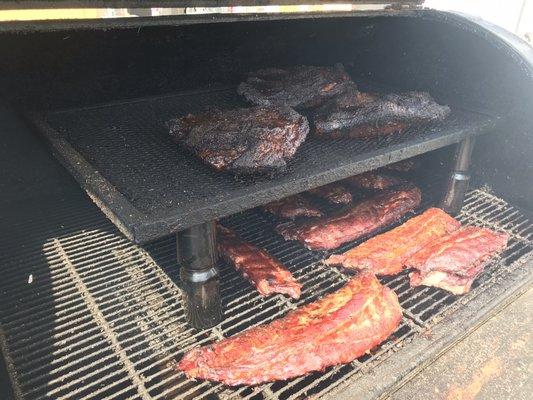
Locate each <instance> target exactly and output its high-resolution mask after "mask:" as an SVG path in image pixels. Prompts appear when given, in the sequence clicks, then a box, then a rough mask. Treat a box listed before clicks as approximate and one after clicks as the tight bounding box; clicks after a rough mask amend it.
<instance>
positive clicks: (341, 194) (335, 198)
mask: <svg viewBox="0 0 533 400" xmlns="http://www.w3.org/2000/svg"><path fill="white" fill-rule="evenodd" d="M308 193H310V194H312V195H314V196H316V197H320V198H322V199H324V200H326V201H327V202H328V203H331V204H349V203H351V202H352V194H351V193H350V191H349V190H348V189H347V188H346V186H344V185H343V184H342V183H339V182H334V183H330V184H329V185H325V186H320V187H318V188H315V189H311V190H309V192H308Z"/></svg>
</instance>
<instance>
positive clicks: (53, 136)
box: [31, 88, 496, 243]
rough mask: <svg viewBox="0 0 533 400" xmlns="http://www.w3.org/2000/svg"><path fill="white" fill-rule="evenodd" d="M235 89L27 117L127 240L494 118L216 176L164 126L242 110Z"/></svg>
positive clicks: (473, 118) (457, 112)
mask: <svg viewBox="0 0 533 400" xmlns="http://www.w3.org/2000/svg"><path fill="white" fill-rule="evenodd" d="M243 105H245V104H244V103H243V100H242V99H241V98H240V97H239V96H238V95H237V94H236V92H235V88H229V89H228V88H224V89H217V90H208V91H201V92H194V93H182V94H178V95H172V96H161V97H152V98H147V99H141V100H135V101H130V102H123V103H115V104H107V105H102V106H96V107H90V108H82V109H75V110H67V111H59V112H53V113H51V114H48V115H44V116H43V115H32V116H31V120H32V122H33V124H34V125H35V126H36V127H37V128H38V130H40V131H41V132H43V133H44V134H45V136H46V137H47V138H48V139H49V140H50V142H51V143H52V145H53V148H54V151H55V153H56V155H58V156H59V158H60V160H62V162H63V163H64V165H65V166H66V167H67V168H68V169H69V170H70V172H71V173H72V174H73V175H74V177H75V178H76V179H77V180H78V182H79V183H80V184H81V186H82V187H83V188H84V189H85V190H86V191H87V192H88V193H89V195H90V196H91V197H92V198H93V200H94V201H95V202H96V204H97V205H98V206H99V207H100V208H101V209H102V210H103V211H104V213H105V214H106V215H107V216H108V217H109V218H110V219H111V220H112V221H113V222H114V223H115V224H116V225H117V227H118V228H119V229H120V230H121V231H122V232H123V233H124V234H125V235H126V236H127V237H129V238H130V239H132V240H134V241H135V242H138V243H144V242H147V241H150V240H154V239H157V238H160V237H163V236H166V235H169V234H172V233H175V232H176V231H178V230H180V229H183V228H186V227H188V226H192V225H195V224H198V223H201V222H205V221H208V220H212V219H215V218H219V217H224V216H227V215H230V214H233V213H236V212H240V211H243V210H246V209H250V208H252V207H255V206H258V205H261V204H265V203H266V202H269V201H271V200H275V199H280V198H283V197H285V196H288V195H291V194H295V193H298V192H301V191H303V190H307V189H310V188H313V187H317V186H320V185H323V184H326V183H329V182H333V181H335V180H338V179H342V178H345V177H348V176H351V175H354V174H357V173H360V172H364V171H366V170H370V169H373V168H376V167H379V166H382V165H385V164H388V163H390V162H394V161H398V160H401V159H405V158H408V157H411V156H414V155H417V154H421V153H424V152H427V151H430V150H434V149H436V148H440V147H443V146H446V145H450V144H452V143H456V142H458V141H460V140H462V139H463V138H465V137H467V136H469V135H476V134H481V133H484V132H487V131H490V130H491V129H492V128H493V127H494V126H495V123H496V119H494V118H492V117H489V116H486V115H482V114H478V113H474V112H469V111H465V110H461V109H459V108H452V114H451V115H450V116H449V118H447V119H446V120H445V121H443V122H441V123H438V124H434V125H430V126H426V127H424V128H420V127H419V128H412V129H410V130H408V131H407V132H405V133H404V134H402V135H391V136H388V137H382V138H379V139H376V140H367V141H360V140H354V139H345V140H320V139H315V138H312V137H310V138H308V140H307V141H306V142H305V143H304V144H303V145H302V146H301V147H300V149H299V150H298V152H297V154H296V156H295V158H294V159H293V160H292V161H291V162H290V165H289V167H288V170H287V172H286V173H284V174H282V175H280V176H277V177H275V178H273V179H272V178H266V177H263V178H255V179H253V180H238V179H236V178H235V177H234V176H232V175H230V174H227V173H217V172H214V171H213V170H211V169H210V168H209V167H207V166H205V165H204V164H203V163H202V162H201V161H199V160H197V159H196V158H195V157H193V156H191V155H190V154H189V153H187V152H185V151H183V150H181V149H179V148H178V147H177V146H176V145H175V144H174V143H172V141H171V140H170V139H169V137H168V133H167V129H166V128H165V124H164V123H165V122H166V121H167V120H168V119H170V118H172V117H176V116H180V115H184V114H187V113H190V112H192V113H194V112H197V111H201V110H205V109H206V108H210V107H218V108H231V107H236V106H243Z"/></svg>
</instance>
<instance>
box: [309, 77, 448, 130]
mask: <svg viewBox="0 0 533 400" xmlns="http://www.w3.org/2000/svg"><path fill="white" fill-rule="evenodd" d="M449 113H450V108H449V107H448V106H441V105H439V104H437V103H436V102H435V101H434V100H433V98H432V97H431V96H430V95H429V93H427V92H405V93H400V94H385V95H379V94H374V93H362V92H359V91H358V90H357V88H356V87H355V85H352V86H351V87H350V88H349V89H347V90H345V91H344V93H342V94H340V95H338V96H336V97H334V98H333V99H331V100H329V101H328V102H326V103H325V104H324V105H323V106H322V107H320V108H318V109H317V110H316V111H315V112H314V116H313V122H314V128H315V135H316V136H319V137H323V138H339V137H351V138H363V139H365V138H373V137H375V136H379V135H387V134H392V133H398V132H403V131H404V130H405V129H406V128H407V127H409V126H411V125H414V124H419V123H423V122H429V121H436V120H442V119H444V118H445V117H446V116H447V115H448V114H449Z"/></svg>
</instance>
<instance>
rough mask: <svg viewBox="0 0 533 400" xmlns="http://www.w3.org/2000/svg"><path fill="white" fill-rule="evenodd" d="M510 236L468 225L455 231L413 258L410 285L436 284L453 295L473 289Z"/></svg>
mask: <svg viewBox="0 0 533 400" xmlns="http://www.w3.org/2000/svg"><path fill="white" fill-rule="evenodd" d="M507 240H508V235H507V234H506V233H500V232H494V231H492V230H490V229H485V228H478V227H475V226H467V227H464V228H461V229H459V230H456V231H455V232H452V233H450V234H448V235H446V236H444V237H442V238H440V239H439V240H437V241H436V242H434V243H433V244H431V245H429V246H426V247H425V248H424V249H422V250H421V251H419V252H418V253H416V254H415V255H413V256H412V257H410V258H409V259H408V260H407V262H406V265H407V267H409V268H414V269H415V271H414V272H412V273H411V274H410V278H411V286H418V285H426V286H436V287H439V288H442V289H444V290H448V291H450V292H452V293H454V294H464V293H467V292H468V291H469V290H470V287H471V286H472V282H473V281H474V280H475V279H476V277H477V276H478V275H479V274H480V273H481V272H482V271H483V269H484V267H485V263H486V261H487V260H488V259H490V257H491V256H493V255H494V254H496V253H499V252H501V251H502V250H503V249H504V248H505V247H506V246H507Z"/></svg>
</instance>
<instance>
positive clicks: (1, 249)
mask: <svg viewBox="0 0 533 400" xmlns="http://www.w3.org/2000/svg"><path fill="white" fill-rule="evenodd" d="M14 207H15V206H14ZM4 211H5V213H3V215H4V216H5V217H4V216H3V217H2V218H4V219H3V220H2V221H1V226H2V229H3V230H5V232H8V233H9V234H6V235H4V237H3V240H2V241H1V243H0V265H1V266H2V273H3V275H2V279H1V280H0V328H1V329H0V339H1V340H0V344H1V345H2V349H3V352H4V354H5V356H6V359H7V362H8V367H9V371H10V373H11V375H12V379H13V382H14V388H15V391H16V392H17V394H18V396H19V397H20V398H21V399H27V400H30V399H43V398H50V399H52V398H53V399H56V398H75V399H99V400H102V399H144V400H148V399H150V400H157V399H193V398H194V399H217V398H218V399H230V398H231V399H304V398H309V397H314V398H322V397H331V398H335V394H334V393H336V391H337V390H339V389H340V388H342V387H344V386H346V385H358V383H357V382H359V381H360V380H361V379H363V378H364V377H366V376H368V375H369V372H370V371H375V370H377V369H378V368H379V367H382V366H385V365H390V364H392V363H393V361H394V360H395V358H396V357H398V356H400V355H401V352H404V354H403V357H406V356H405V352H407V354H409V353H408V352H409V349H410V348H412V347H413V346H415V345H417V344H418V343H420V342H426V341H427V336H425V335H426V333H427V332H428V330H433V331H435V330H436V327H438V326H440V325H441V324H442V322H445V321H448V320H450V319H451V317H453V316H454V315H456V313H457V311H458V310H461V309H465V308H468V307H469V306H470V303H471V302H472V303H475V302H476V301H477V300H478V299H480V298H482V297H483V296H482V295H483V293H485V292H487V291H489V292H490V291H491V290H492V289H493V288H494V287H498V285H502V282H507V281H508V280H509V279H510V277H511V276H512V275H513V274H514V273H515V272H516V270H517V269H520V268H522V267H523V266H524V265H527V263H528V262H530V260H531V256H532V250H533V225H532V224H531V220H529V219H528V217H527V216H526V215H525V214H524V213H523V212H522V211H520V210H519V209H517V208H514V207H513V206H511V205H509V204H508V203H506V202H505V201H504V200H502V199H500V198H498V197H496V196H494V195H492V194H489V193H487V192H486V191H483V190H479V189H476V190H472V191H470V192H469V193H468V195H467V199H466V205H465V207H464V209H463V212H462V213H461V215H460V216H459V219H460V220H461V221H462V222H463V223H467V224H475V225H480V226H487V227H491V228H493V229H498V230H503V231H506V232H508V233H509V234H510V238H511V239H510V242H509V246H508V248H507V249H506V250H505V252H504V253H503V254H501V255H500V256H499V257H498V258H497V259H495V260H493V262H492V263H491V264H490V265H489V266H488V267H487V268H486V269H485V271H484V272H483V274H482V275H481V276H480V277H479V279H477V280H476V281H475V283H474V285H473V288H472V291H471V292H470V293H469V294H467V295H465V296H453V295H451V294H449V293H447V292H445V291H443V290H440V289H437V288H428V287H418V288H415V289H411V288H410V287H409V284H408V277H407V275H406V274H401V275H399V276H395V277H391V278H387V279H382V281H383V282H384V283H385V284H386V285H388V286H389V287H390V288H392V289H393V290H394V291H395V292H396V293H397V294H398V296H399V299H400V302H401V305H402V307H403V309H404V318H403V321H402V323H401V325H400V327H399V328H398V330H397V331H396V332H395V333H394V334H393V335H392V336H391V337H390V338H389V339H388V340H387V341H386V342H385V343H383V344H382V345H380V346H379V347H378V348H376V349H375V350H374V351H372V353H371V354H368V355H366V356H364V357H361V358H359V359H358V360H356V361H354V362H352V363H350V364H347V365H342V366H337V367H332V368H328V369H326V370H325V371H324V372H320V373H313V374H309V375H306V376H304V377H300V378H296V379H291V380H287V381H281V382H274V383H271V384H266V385H259V386H256V387H248V386H242V387H237V388H228V387H225V386H223V385H220V384H217V383H211V382H205V381H192V380H189V379H187V378H186V377H185V376H184V375H183V374H181V373H176V372H175V371H174V370H173V365H175V363H176V361H177V360H179V359H180V358H181V356H182V355H183V354H184V352H186V351H187V350H188V349H190V348H192V347H194V346H198V345H201V344H206V343H210V342H213V341H215V340H218V339H220V338H222V337H228V336H231V335H234V334H236V333H238V332H241V331H243V330H245V329H248V328H251V327H253V326H257V325H259V324H263V323H266V322H269V321H272V320H273V319H275V318H278V317H280V316H282V315H284V314H285V313H287V312H288V311H289V310H291V309H293V308H294V307H297V306H300V305H301V304H305V303H308V302H310V301H313V300H315V299H317V298H319V297H320V296H323V295H324V294H326V293H330V292H332V291H334V290H335V289H336V288H338V287H340V286H341V285H343V284H344V282H346V280H347V279H348V278H349V277H348V276H347V275H345V274H344V273H343V272H341V271H339V270H337V269H335V268H329V267H326V266H325V265H324V264H323V262H322V260H323V256H324V255H323V253H320V252H312V251H309V250H307V249H305V248H303V247H302V246H300V245H299V244H298V243H296V242H286V241H284V240H283V239H282V238H281V237H280V236H279V235H277V234H276V233H275V232H274V231H273V230H272V224H271V221H270V220H268V219H267V218H266V217H265V215H264V214H263V213H262V212H260V211H258V210H250V211H246V212H243V213H240V214H236V215H234V216H231V217H229V218H227V219H225V220H224V221H223V222H224V223H225V224H227V225H228V226H231V227H233V228H234V229H236V230H237V231H238V232H239V234H241V235H242V236H243V237H244V238H245V239H246V240H249V241H251V242H253V243H255V244H257V245H259V246H262V247H264V248H266V249H267V251H269V252H270V253H271V254H273V255H274V256H276V257H278V258H279V259H280V260H281V261H282V262H283V263H284V264H285V265H286V266H287V267H288V268H289V269H290V270H291V272H292V273H293V274H294V275H295V277H296V278H297V279H298V280H299V281H300V282H301V283H302V284H303V291H302V297H301V298H300V300H298V301H296V302H293V301H291V300H290V299H288V298H286V297H284V296H282V295H276V296H271V297H267V298H262V297H261V296H259V295H258V294H257V292H256V291H255V290H254V288H253V287H252V286H251V285H250V284H249V283H248V282H247V281H246V280H245V279H243V278H242V277H241V276H240V275H239V274H238V273H236V272H235V271H234V269H233V268H231V267H229V266H227V265H225V264H221V265H220V268H221V285H222V287H221V290H222V301H223V304H224V309H225V315H224V320H223V321H222V323H221V324H219V325H218V326H216V327H215V328H213V329H207V330H203V331H194V330H193V329H191V328H190V327H189V326H188V325H187V323H186V321H185V315H184V311H183V309H182V306H181V294H180V289H179V278H178V275H179V274H178V268H177V267H176V264H175V260H176V253H175V252H176V249H175V247H176V246H175V240H174V239H173V238H167V239H163V240H159V241H157V242H154V243H151V244H149V245H148V246H146V247H141V246H138V245H135V244H132V243H131V242H130V241H129V240H127V239H126V238H125V237H124V236H123V235H121V234H120V233H119V232H118V231H117V230H116V228H115V227H114V226H113V225H112V224H111V223H110V222H109V221H108V220H106V219H105V218H104V217H103V215H102V214H101V213H100V212H99V210H98V209H97V208H96V207H95V206H94V205H93V204H91V202H90V201H88V199H87V198H86V197H85V196H83V195H81V194H80V195H79V196H78V197H74V196H73V197H70V198H69V199H68V200H64V201H59V200H57V199H55V198H54V199H51V200H50V201H45V200H44V199H41V200H39V202H38V203H36V202H29V203H27V204H22V203H19V204H17V205H16V209H15V208H14V209H13V210H11V209H5V210H4ZM21 216H23V218H21ZM351 245H352V246H353V245H354V243H352V244H351ZM501 290H502V291H503V292H505V288H502V289H501ZM478 306H479V305H478ZM475 311H476V312H481V311H480V309H478V308H476V310H475ZM457 323H459V325H457V326H456V328H455V329H454V330H453V331H451V332H453V334H457V333H459V332H461V331H462V329H463V325H462V323H461V321H459V322H457ZM403 360H405V358H404V359H403ZM372 374H374V373H372ZM389 378H390V377H389ZM372 379H375V380H376V382H377V381H379V382H381V381H382V380H384V377H383V376H380V375H372ZM394 379H399V376H395V377H394Z"/></svg>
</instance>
